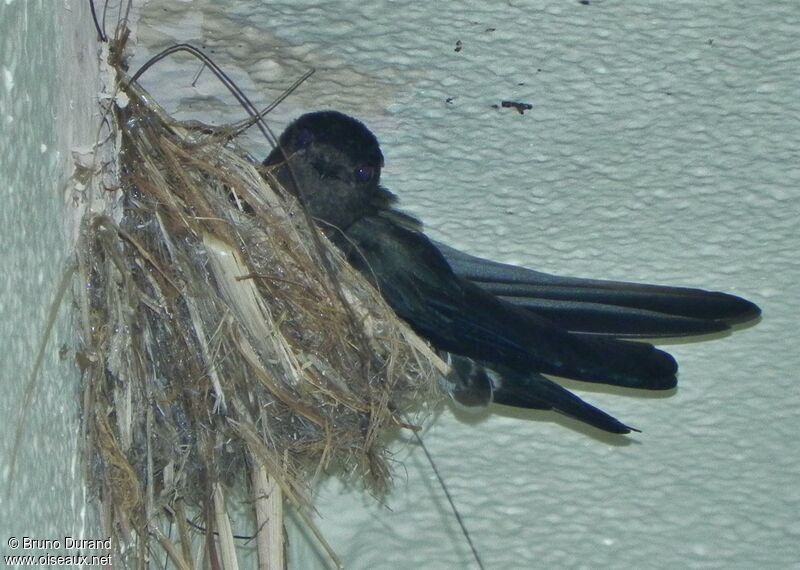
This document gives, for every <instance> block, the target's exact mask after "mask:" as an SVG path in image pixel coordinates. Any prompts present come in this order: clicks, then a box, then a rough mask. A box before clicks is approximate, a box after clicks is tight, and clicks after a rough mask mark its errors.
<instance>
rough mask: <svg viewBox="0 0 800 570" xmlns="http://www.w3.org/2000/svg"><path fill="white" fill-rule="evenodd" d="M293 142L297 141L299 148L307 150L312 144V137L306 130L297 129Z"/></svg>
mask: <svg viewBox="0 0 800 570" xmlns="http://www.w3.org/2000/svg"><path fill="white" fill-rule="evenodd" d="M295 141H297V146H298V147H299V148H308V147H309V146H311V143H312V142H314V135H313V133H312V132H311V131H310V130H308V129H299V130H298V131H297V136H296V138H295Z"/></svg>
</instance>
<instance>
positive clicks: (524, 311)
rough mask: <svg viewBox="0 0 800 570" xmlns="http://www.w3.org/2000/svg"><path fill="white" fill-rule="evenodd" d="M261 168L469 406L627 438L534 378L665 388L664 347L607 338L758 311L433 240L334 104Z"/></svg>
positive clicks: (365, 137)
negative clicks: (523, 412)
mask: <svg viewBox="0 0 800 570" xmlns="http://www.w3.org/2000/svg"><path fill="white" fill-rule="evenodd" d="M264 164H265V165H266V166H268V167H269V168H270V171H271V173H272V175H273V176H274V177H275V178H276V179H277V180H278V182H280V184H281V185H282V186H283V187H284V188H286V189H287V190H289V191H290V192H292V193H293V194H294V195H296V196H297V197H298V198H299V199H300V201H301V202H302V203H303V204H304V206H305V207H306V209H307V210H308V212H309V213H310V214H311V216H312V217H313V218H314V219H315V221H316V222H317V224H318V225H319V226H320V227H321V228H322V229H323V231H325V233H326V234H327V235H328V237H329V238H330V239H331V240H332V241H333V243H334V244H336V245H337V246H338V247H339V248H340V249H341V250H342V252H343V253H344V254H345V255H346V257H347V259H348V261H349V262H350V263H351V264H352V265H353V266H354V267H356V268H357V269H358V270H359V271H360V272H361V273H362V274H363V275H364V276H365V277H366V278H367V279H369V280H370V281H371V282H372V283H373V284H374V286H375V287H376V288H377V289H378V290H379V291H380V292H381V294H382V295H383V298H384V299H385V300H386V302H387V303H388V304H389V306H391V307H392V309H393V310H394V311H395V313H396V314H397V315H398V316H399V317H400V318H401V319H403V320H405V321H406V322H407V323H409V325H410V326H411V327H412V328H413V329H414V330H415V331H416V332H417V333H418V334H419V335H420V336H422V337H423V338H425V339H427V340H428V341H429V342H430V343H431V344H432V345H433V346H434V347H435V348H436V349H438V350H439V351H440V352H441V353H442V354H443V356H444V357H445V358H446V359H448V360H449V361H450V363H451V365H452V368H453V371H454V372H453V374H452V375H451V377H450V378H449V381H450V384H451V386H450V387H451V391H452V393H453V396H454V397H455V398H456V399H457V400H458V401H460V402H462V403H465V404H467V405H474V404H487V403H489V402H490V401H493V402H495V403H498V404H504V405H508V406H515V407H521V408H535V409H552V410H556V411H558V412H561V413H563V414H566V415H568V416H571V417H573V418H576V419H578V420H580V421H583V422H586V423H588V424H590V425H592V426H595V427H597V428H599V429H602V430H605V431H608V432H612V433H620V434H624V433H629V432H630V431H631V430H632V429H633V428H631V427H629V426H626V425H625V424H623V423H622V422H620V421H618V420H617V419H615V418H614V417H612V416H610V415H609V414H607V413H605V412H603V411H602V410H600V409H598V408H596V407H594V406H592V405H590V404H588V403H586V402H585V401H583V400H582V399H580V398H578V397H577V396H576V395H574V394H572V393H571V392H569V391H568V390H566V389H565V388H563V387H562V386H560V385H559V384H557V383H555V382H553V381H552V380H550V379H548V378H545V377H544V376H542V374H550V375H555V376H561V377H565V378H573V379H576V380H583V381H586V382H597V383H602V384H609V385H613V386H622V387H627V388H639V389H646V390H668V389H670V388H673V387H675V385H676V373H677V364H676V362H675V360H674V359H673V358H672V356H670V355H669V354H667V353H666V352H663V351H661V350H658V349H656V348H655V347H654V346H652V345H650V344H647V343H643V342H630V341H626V340H618V339H617V338H616V337H623V338H624V337H658V336H686V335H697V334H707V333H711V332H717V331H722V330H725V329H727V328H728V327H729V326H730V325H731V324H733V323H737V322H741V321H746V320H749V319H753V318H755V317H756V316H758V314H759V309H758V307H756V306H755V305H753V304H752V303H750V302H748V301H746V300H744V299H739V298H737V297H734V296H732V295H726V294H723V293H710V292H706V291H701V290H696V289H685V288H674V287H659V286H651V285H635V284H629V283H619V282H609V281H597V280H582V279H575V278H561V277H555V276H551V275H547V274H544V273H539V272H535V271H531V270H527V269H522V268H518V267H513V266H509V265H503V264H499V263H494V262H491V261H487V260H483V259H479V258H476V257H472V256H469V255H467V254H464V253H461V252H459V251H457V250H454V249H452V248H450V247H447V246H445V245H443V244H437V243H434V242H432V241H431V240H430V239H429V238H428V237H427V236H426V235H425V234H424V233H423V232H422V227H421V223H420V222H419V221H417V220H416V219H415V218H412V217H411V216H409V215H407V214H404V213H402V212H399V211H398V210H396V209H395V208H394V204H395V202H396V197H395V196H394V194H392V193H391V192H389V191H388V190H387V189H385V188H383V187H382V186H380V174H381V168H382V167H383V154H382V153H381V149H380V146H379V144H378V140H377V138H376V137H375V135H373V134H372V132H371V131H370V130H369V129H368V128H367V127H366V126H364V125H363V124H362V123H361V122H359V121H357V120H356V119H353V118H352V117H349V116H347V115H344V114H342V113H339V112H336V111H322V112H316V113H309V114H306V115H303V116H302V117H300V118H299V119H297V120H295V121H294V122H293V123H291V124H290V125H289V126H288V127H287V129H286V130H285V131H284V132H283V134H282V135H281V136H280V138H279V143H278V146H277V147H276V148H275V149H274V150H273V151H272V152H271V153H270V155H269V156H268V157H267V158H266V160H265V161H264Z"/></svg>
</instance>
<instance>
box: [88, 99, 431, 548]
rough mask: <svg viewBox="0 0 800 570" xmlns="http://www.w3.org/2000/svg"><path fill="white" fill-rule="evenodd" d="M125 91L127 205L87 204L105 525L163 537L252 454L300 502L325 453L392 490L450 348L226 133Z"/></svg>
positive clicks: (96, 455)
mask: <svg viewBox="0 0 800 570" xmlns="http://www.w3.org/2000/svg"><path fill="white" fill-rule="evenodd" d="M123 91H124V92H125V95H126V96H127V99H128V100H129V102H128V103H127V105H125V106H124V107H123V108H120V107H119V106H118V107H117V110H116V127H117V129H118V133H119V136H120V137H121V138H120V139H119V140H121V148H120V151H121V152H120V165H119V167H120V179H121V180H122V182H121V185H120V188H118V189H113V190H119V192H118V194H117V195H118V196H120V204H121V208H122V214H121V217H120V219H119V220H116V221H115V220H113V219H112V218H111V217H109V216H106V215H98V214H94V215H90V216H87V218H86V219H85V221H84V226H83V230H82V235H81V240H80V244H79V254H78V256H79V274H80V287H79V292H78V299H79V310H80V313H81V315H80V320H81V325H82V341H83V344H84V346H83V349H82V351H81V353H80V355H79V361H80V363H81V365H82V367H83V368H84V370H85V382H86V383H85V396H84V407H85V409H84V417H85V423H86V431H87V436H88V439H87V441H88V446H89V455H90V465H91V467H92V473H91V475H92V478H93V480H94V481H95V482H96V483H97V484H98V487H99V489H100V493H101V498H102V500H103V502H104V505H105V507H106V513H107V516H110V519H111V521H112V524H111V528H112V531H113V532H114V533H115V534H116V535H117V537H118V539H119V540H121V541H123V540H124V539H126V538H130V533H131V532H133V534H134V535H135V536H138V537H142V536H147V535H148V533H150V534H151V535H154V534H153V521H154V520H157V519H158V517H159V516H160V515H162V514H163V512H164V511H165V509H166V510H167V511H169V512H172V513H176V512H177V513H182V512H183V511H182V510H181V509H182V505H183V503H186V504H189V505H190V506H194V507H196V508H197V509H198V510H201V511H202V509H204V508H208V507H209V505H213V502H214V500H213V497H214V493H215V489H219V488H220V485H224V486H227V487H230V486H236V485H239V486H241V485H242V484H243V483H245V484H246V482H248V481H253V480H254V479H253V475H254V473H255V471H256V470H257V469H263V470H265V471H266V473H267V474H268V475H269V476H270V477H272V478H273V479H274V480H275V481H276V482H277V484H278V485H279V486H280V488H281V489H282V490H283V492H284V494H285V496H286V497H287V498H288V499H289V500H290V501H292V502H293V503H294V504H296V505H301V506H303V505H308V499H307V493H306V491H307V488H308V482H309V480H310V479H311V477H312V476H313V474H315V473H318V472H319V471H320V470H322V469H324V468H326V467H327V466H329V465H330V464H331V463H332V462H335V463H338V464H341V465H342V466H343V467H344V471H345V472H346V473H349V474H351V475H355V476H359V477H364V478H365V479H366V480H367V481H368V482H369V483H370V485H372V486H373V487H376V488H378V489H382V488H383V487H384V486H385V485H386V484H387V482H388V480H389V469H388V466H387V451H386V447H385V445H386V441H385V440H386V437H385V436H386V434H387V432H388V431H391V430H394V429H396V428H397V427H398V426H403V425H406V424H405V421H406V418H407V413H408V412H409V411H410V410H418V409H419V403H420V402H421V401H426V400H429V399H430V398H431V396H432V387H433V386H434V385H435V381H434V378H435V376H436V374H437V373H438V372H437V368H440V369H441V366H442V365H441V362H440V361H438V359H437V358H436V357H435V355H433V354H432V353H431V351H430V350H429V349H428V348H427V345H425V344H424V343H422V342H421V341H419V339H418V338H417V337H416V336H415V335H414V334H413V333H412V332H411V331H410V330H409V329H408V328H407V326H405V325H404V324H403V323H401V322H400V321H399V320H398V319H397V317H396V316H395V315H394V313H393V312H392V311H391V309H390V308H389V307H388V306H387V305H386V304H385V303H384V302H383V300H382V299H381V298H380V295H379V294H378V292H377V291H375V290H374V289H373V288H372V287H371V286H370V285H369V284H368V283H367V282H366V281H365V280H364V279H363V278H362V277H361V276H360V275H359V274H358V273H356V272H355V271H354V270H353V269H352V268H351V267H350V266H349V265H348V264H347V263H346V262H345V261H344V260H343V259H342V257H341V256H340V254H339V253H338V251H337V250H336V249H335V248H334V247H333V246H332V245H331V244H330V243H329V242H328V241H327V240H326V239H325V238H324V236H322V234H321V233H320V232H319V231H318V230H317V228H316V227H314V225H313V224H312V223H310V221H309V218H308V216H307V215H306V214H305V212H304V211H303V210H302V207H301V206H300V205H299V204H298V202H297V201H296V200H294V199H293V198H292V197H291V196H288V195H286V193H285V192H283V191H282V190H281V189H280V188H279V187H277V186H276V185H274V184H272V185H271V184H268V183H267V181H266V178H268V177H269V176H268V172H266V171H265V170H264V168H263V167H262V166H261V165H260V164H258V163H257V162H255V161H253V160H252V159H251V158H249V157H248V156H247V155H246V154H245V153H244V152H242V151H241V150H240V149H238V148H237V147H236V146H235V144H234V143H233V142H231V140H230V138H231V137H230V136H229V135H230V130H226V129H218V128H211V127H206V126H200V125H197V124H185V123H177V122H174V121H171V120H170V119H169V118H168V117H167V116H166V115H165V114H164V113H163V111H161V110H160V109H158V107H157V106H156V105H155V104H154V103H152V102H151V101H150V99H149V98H148V97H147V96H146V95H145V94H143V92H142V91H141V90H139V89H138V88H135V87H131V86H126V87H123ZM119 99H120V97H118V98H117V100H119ZM265 175H266V178H265ZM212 518H213V517H212ZM107 522H108V521H107ZM154 536H157V537H160V535H158V534H155V535H154ZM165 548H166V547H165ZM167 550H168V548H167ZM184 552H185V550H184Z"/></svg>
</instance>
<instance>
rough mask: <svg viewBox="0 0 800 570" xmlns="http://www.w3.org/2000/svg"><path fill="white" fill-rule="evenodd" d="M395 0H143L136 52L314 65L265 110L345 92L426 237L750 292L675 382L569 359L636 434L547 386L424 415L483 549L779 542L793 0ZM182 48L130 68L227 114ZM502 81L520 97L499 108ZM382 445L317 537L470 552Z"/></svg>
mask: <svg viewBox="0 0 800 570" xmlns="http://www.w3.org/2000/svg"><path fill="white" fill-rule="evenodd" d="M409 4H410V3H400V2H384V3H368V2H328V3H326V2H300V1H297V0H293V1H291V2H285V3H278V2H270V3H262V2H256V1H255V0H253V1H241V2H225V3H216V2H211V1H210V0H198V1H195V2H192V3H178V2H168V1H166V0H163V1H156V0H153V1H152V2H150V3H149V4H148V5H147V6H146V7H145V8H144V10H143V13H142V16H141V20H140V22H139V26H138V37H139V51H138V53H137V56H136V60H137V61H138V62H141V61H143V60H144V58H145V57H146V56H147V55H148V54H152V53H154V51H155V50H157V49H159V48H160V47H161V46H163V45H166V44H168V43H172V42H174V41H176V40H178V41H191V42H193V43H196V44H198V45H204V46H206V48H207V49H209V50H212V52H213V55H214V57H215V59H216V61H217V62H218V63H220V64H221V65H223V66H225V68H226V69H229V70H232V72H233V73H234V76H235V78H236V80H237V81H238V82H239V83H240V84H241V85H242V86H243V87H244V88H245V89H246V90H247V91H248V93H249V94H251V95H252V96H253V97H254V98H255V99H256V100H258V101H259V102H264V103H266V102H268V101H269V100H270V99H271V98H272V97H274V96H275V95H276V94H278V93H279V92H280V91H281V90H282V89H283V88H284V87H285V86H287V85H288V84H290V83H291V81H292V80H293V79H295V78H296V77H297V76H299V74H300V73H302V72H303V71H305V70H306V69H308V67H310V66H313V67H314V68H316V70H317V71H316V74H315V75H314V76H313V77H312V78H311V79H310V80H309V81H308V82H307V83H306V84H304V85H303V86H302V87H301V88H300V90H299V91H298V92H296V93H295V94H293V95H292V96H291V97H290V98H289V99H288V100H287V101H286V102H284V103H283V104H282V105H281V107H280V108H279V109H278V110H277V111H276V112H275V114H274V115H273V119H274V120H273V125H274V127H275V128H276V130H279V129H280V128H281V127H282V126H283V125H284V124H285V123H286V121H287V120H289V119H291V118H292V117H294V116H297V115H298V114H300V113H301V112H304V111H308V110H312V109H319V108H337V109H339V110H342V111H345V112H349V113H351V114H354V115H356V116H359V117H360V118H362V119H363V120H364V121H365V122H366V123H367V124H368V125H370V126H371V127H372V128H373V130H374V131H375V132H376V133H377V134H378V136H379V138H380V139H381V141H382V144H383V149H384V154H385V155H386V157H387V168H386V170H385V173H384V183H385V184H386V185H387V186H388V187H389V188H391V189H392V190H394V191H395V192H397V193H398V194H400V196H401V197H402V200H403V204H404V206H405V207H406V208H407V209H408V210H410V211H411V212H414V213H416V214H419V215H421V216H422V217H423V219H424V220H425V222H426V223H427V225H428V227H429V228H430V233H431V234H433V235H435V236H436V237H439V238H441V239H444V240H445V241H448V242H449V243H451V244H452V245H455V246H458V247H461V248H464V249H467V250H469V251H471V252H473V253H476V254H480V255H485V256H490V257H493V258H496V259H499V260H504V261H513V262H518V263H520V264H524V265H528V266H531V267H535V268H538V269H543V270H547V271H551V272H555V273H561V274H573V275H583V276H592V277H604V278H622V279H631V280H640V281H648V282H660V283H666V284H679V285H690V286H699V287H705V288H717V289H724V290H727V291H731V292H734V293H738V294H741V295H744V296H746V297H748V298H750V299H752V300H754V301H756V302H757V303H759V304H760V305H761V306H762V308H763V309H764V314H765V316H764V319H763V321H762V322H761V323H760V324H758V326H756V327H754V328H750V329H747V330H745V331H741V332H739V333H737V334H735V335H733V336H730V337H726V338H722V339H719V340H715V341H713V342H707V343H701V344H676V345H672V346H670V347H669V349H670V350H671V351H672V352H673V353H674V354H675V355H676V356H677V358H678V359H679V361H680V363H681V377H680V388H679V389H678V390H677V391H676V392H675V393H674V394H670V395H668V397H657V398H654V397H646V396H643V395H640V394H629V393H623V392H621V391H615V390H611V389H597V388H592V389H591V390H587V389H585V387H584V386H581V385H578V384H577V383H575V384H572V386H573V387H574V388H576V389H577V390H579V391H580V393H582V394H583V395H585V396H586V397H587V399H589V400H590V401H592V402H593V403H596V404H598V405H600V406H601V407H603V408H604V409H607V410H608V411H609V412H611V413H613V414H614V415H616V416H617V417H619V418H620V419H622V420H623V421H625V422H629V423H630V424H632V425H635V426H637V427H638V428H640V429H642V430H643V432H644V433H642V434H637V435H635V436H634V437H630V438H627V439H613V438H610V437H604V436H602V435H598V434H597V433H596V432H594V431H590V430H589V429H584V428H582V427H581V426H578V425H576V424H575V423H573V422H570V421H568V420H564V419H559V418H556V417H554V416H553V415H552V414H548V413H530V414H526V413H517V414H512V413H510V412H506V411H502V412H501V411H499V410H491V411H492V412H493V413H491V414H486V415H483V416H479V417H463V416H458V415H457V414H454V413H453V412H452V411H450V410H446V411H445V412H443V413H442V414H441V415H440V416H439V417H437V418H436V419H435V421H434V422H433V423H432V424H431V425H430V427H429V428H428V429H427V431H426V433H425V435H424V437H425V441H426V443H427V445H428V446H429V448H430V450H431V452H432V453H433V455H434V457H435V459H436V463H437V465H438V467H439V470H440V472H441V473H442V475H443V477H444V478H445V479H446V481H447V483H448V485H449V487H450V489H451V492H452V493H453V495H454V499H455V501H456V503H457V505H458V506H459V510H460V511H461V514H462V516H463V517H464V520H465V523H466V525H467V526H468V527H469V528H470V530H471V531H472V534H473V538H474V540H475V542H476V544H477V548H478V550H479V551H480V553H481V555H482V557H483V560H484V563H485V565H486V567H487V568H503V569H505V568H553V567H564V568H676V567H689V568H754V567H762V568H786V567H792V566H797V565H798V560H800V549H799V548H798V546H797V544H798V542H799V541H800V522H799V521H798V516H797V512H798V507H799V506H800V505H799V504H798V503H800V491H798V485H797V478H798V474H799V473H800V465H799V464H798V461H800V459H798V458H800V453H798V449H797V448H798V445H797V437H796V433H797V431H798V427H800V421H799V420H798V417H797V409H798V405H799V404H800V390H798V387H797V380H798V378H797V374H798V373H797V371H798V369H800V358H799V357H798V350H797V349H796V347H795V344H794V342H792V341H793V340H794V337H795V336H796V332H795V326H794V325H795V321H796V318H797V314H798V299H800V295H798V287H797V283H798V281H799V280H800V263H799V262H798V261H797V253H796V250H797V247H798V245H800V240H799V239H798V237H797V226H798V214H800V205H798V204H800V201H799V200H798V197H799V196H798V194H800V191H798V183H799V182H800V169H799V168H798V166H797V149H798V146H800V145H799V144H798V143H800V103H798V97H797V94H798V93H800V79H798V74H797V69H798V64H800V61H798V60H800V57H798V47H797V38H798V34H800V8H798V7H797V4H796V3H795V2H792V1H784V2H773V3H770V5H769V8H768V9H767V8H764V7H760V6H758V5H757V4H755V3H734V2H722V1H717V2H704V3H702V6H701V5H700V3H691V2H671V3H660V4H658V5H657V4H656V3H652V2H625V3H621V2H612V1H609V0H605V1H602V0H594V1H592V2H591V3H590V4H589V5H583V4H581V3H579V2H577V1H575V2H557V3H556V2H552V3H548V4H543V3H534V2H530V3H525V2H508V3H502V4H499V3H498V4H497V5H496V7H488V6H487V5H486V3H483V2H471V3H470V2H438V3H427V4H424V3H415V4H414V5H409ZM457 40H460V41H461V42H462V49H461V51H458V52H456V51H455V47H456V41H457ZM134 67H135V64H134ZM197 69H198V66H197V65H196V63H194V62H190V61H189V60H188V59H186V58H180V57H178V58H174V59H172V60H169V61H165V62H163V65H161V66H160V67H159V68H158V69H157V70H156V71H155V72H154V73H153V74H151V75H150V76H149V77H147V78H146V79H145V85H146V86H147V87H148V88H150V89H151V90H152V91H153V93H154V94H155V95H156V96H157V97H158V98H159V100H160V101H162V102H164V103H165V104H166V106H167V107H168V108H169V109H170V110H171V111H173V112H175V113H177V114H178V115H180V116H182V117H192V118H200V119H204V120H206V121H223V120H227V119H229V118H239V117H241V112H240V111H239V109H238V108H237V107H235V106H233V105H232V103H231V102H230V98H229V97H228V96H227V95H225V94H223V93H222V92H220V90H219V88H218V87H217V86H216V85H215V84H214V82H213V81H212V80H211V77H210V74H208V73H207V72H206V73H204V75H203V77H201V80H200V82H199V84H198V87H196V88H195V87H191V86H190V83H191V80H192V76H193V75H194V72H195V71H196V70H197ZM448 98H452V100H451V101H450V102H447V100H448ZM501 99H519V100H522V101H526V102H530V103H532V104H533V109H532V110H531V111H529V112H528V113H526V114H525V115H523V116H521V115H519V114H517V113H515V112H514V111H512V110H508V109H505V110H495V109H492V108H491V105H492V104H495V103H498V102H499V100H501ZM253 141H254V142H253V145H254V146H253V148H254V152H263V150H260V149H263V146H259V145H261V143H260V141H258V140H257V139H255V138H254V139H253ZM23 245H24V244H23ZM4 314H5V313H4ZM397 459H398V460H399V461H401V462H402V465H401V464H398V465H397V476H396V487H395V491H394V492H393V493H392V494H391V495H390V496H389V497H387V498H386V499H385V505H379V504H377V503H376V502H375V501H374V500H373V499H372V498H371V497H369V496H366V495H365V494H364V493H362V492H361V491H360V490H358V489H342V488H341V486H340V485H339V484H338V483H337V482H336V481H335V480H331V481H326V482H325V483H324V484H323V485H322V486H321V490H320V494H319V497H318V503H317V505H318V508H319V512H320V516H321V517H320V525H321V526H322V529H323V531H324V532H325V534H326V535H327V537H328V538H329V540H330V541H331V542H332V544H333V545H334V547H335V548H336V550H337V551H338V552H339V553H340V555H341V556H342V558H343V559H344V560H345V561H346V562H347V564H348V567H350V568H358V569H361V568H393V569H400V568H408V569H411V568H457V567H464V568H467V567H470V566H469V565H470V560H471V559H470V555H469V551H468V548H467V546H466V544H465V543H464V540H463V538H462V537H461V536H460V534H459V531H458V528H457V524H456V522H455V519H454V516H453V515H452V513H451V512H450V511H449V507H448V506H447V504H446V502H445V500H444V498H443V496H442V493H441V491H440V489H439V488H438V484H437V483H436V482H435V480H434V478H433V474H432V471H431V468H430V466H429V465H427V464H426V462H425V460H424V456H423V455H422V454H421V453H420V452H419V451H418V450H415V449H414V448H413V446H405V445H398V453H397ZM387 507H388V508H387ZM291 547H292V552H293V554H294V561H295V563H294V566H295V567H296V568H304V569H305V568H313V567H315V566H314V565H315V564H316V563H315V562H314V561H313V554H312V553H311V552H309V551H308V549H307V547H306V546H305V545H304V543H303V540H302V539H301V538H300V537H299V536H298V535H297V534H296V533H293V534H292V544H291Z"/></svg>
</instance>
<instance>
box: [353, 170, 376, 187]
mask: <svg viewBox="0 0 800 570" xmlns="http://www.w3.org/2000/svg"><path fill="white" fill-rule="evenodd" d="M354 174H355V177H356V180H358V181H359V182H364V183H366V182H369V181H370V180H372V177H373V176H375V168H373V167H372V166H359V167H358V168H356V169H355V172H354Z"/></svg>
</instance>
